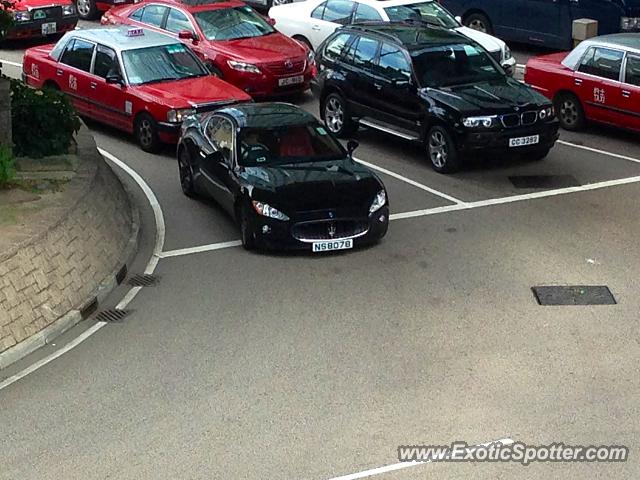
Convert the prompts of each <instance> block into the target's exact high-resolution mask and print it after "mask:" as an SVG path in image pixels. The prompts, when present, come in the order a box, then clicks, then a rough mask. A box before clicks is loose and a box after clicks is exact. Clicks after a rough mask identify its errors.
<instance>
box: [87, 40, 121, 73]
mask: <svg viewBox="0 0 640 480" xmlns="http://www.w3.org/2000/svg"><path fill="white" fill-rule="evenodd" d="M116 73H119V71H118V62H117V61H116V52H115V51H113V50H112V49H110V48H107V47H104V46H102V45H98V47H97V49H96V58H95V60H94V62H93V74H94V75H97V76H98V77H102V78H107V76H108V75H110V74H111V75H113V74H116Z"/></svg>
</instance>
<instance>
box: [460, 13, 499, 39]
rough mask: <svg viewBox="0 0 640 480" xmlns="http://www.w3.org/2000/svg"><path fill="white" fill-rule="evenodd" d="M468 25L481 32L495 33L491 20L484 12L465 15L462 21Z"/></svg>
mask: <svg viewBox="0 0 640 480" xmlns="http://www.w3.org/2000/svg"><path fill="white" fill-rule="evenodd" d="M462 23H464V25H465V26H466V27H469V28H473V29H474V30H478V31H479V32H483V33H487V34H489V35H492V34H493V27H492V26H491V20H489V17H487V16H486V15H485V14H484V13H479V12H478V13H472V14H471V15H468V16H467V17H465V19H464V21H463V22H462Z"/></svg>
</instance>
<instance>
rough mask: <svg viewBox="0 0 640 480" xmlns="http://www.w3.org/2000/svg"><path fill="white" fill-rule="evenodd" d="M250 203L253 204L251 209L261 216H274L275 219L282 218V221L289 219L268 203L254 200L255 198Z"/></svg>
mask: <svg viewBox="0 0 640 480" xmlns="http://www.w3.org/2000/svg"><path fill="white" fill-rule="evenodd" d="M251 203H252V204H253V209H254V210H255V211H256V212H258V215H262V216H263V217H269V218H275V219H276V220H282V221H283V222H286V221H287V220H289V217H287V216H286V215H285V214H284V213H282V212H281V211H280V210H278V209H276V208H273V207H272V206H271V205H269V204H268V203H262V202H256V201H255V200H254V201H252V202H251Z"/></svg>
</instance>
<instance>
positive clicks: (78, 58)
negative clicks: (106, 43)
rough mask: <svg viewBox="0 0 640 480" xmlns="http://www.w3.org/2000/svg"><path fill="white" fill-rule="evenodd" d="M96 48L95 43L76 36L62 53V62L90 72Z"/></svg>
mask: <svg viewBox="0 0 640 480" xmlns="http://www.w3.org/2000/svg"><path fill="white" fill-rule="evenodd" d="M94 48H95V45H94V44H93V43H91V42H86V41H84V40H80V39H79V38H76V39H75V40H74V41H73V43H70V44H69V46H68V47H67V49H66V50H65V51H64V53H63V54H62V58H60V63H64V64H65V65H69V66H70V67H75V68H78V69H80V70H84V71H85V72H89V71H90V70H91V59H92V58H93V49H94Z"/></svg>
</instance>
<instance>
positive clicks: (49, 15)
mask: <svg viewBox="0 0 640 480" xmlns="http://www.w3.org/2000/svg"><path fill="white" fill-rule="evenodd" d="M42 14H44V17H43V16H42ZM38 17H39V18H38ZM31 18H33V19H34V20H59V19H61V18H62V7H47V8H34V9H33V10H31Z"/></svg>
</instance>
